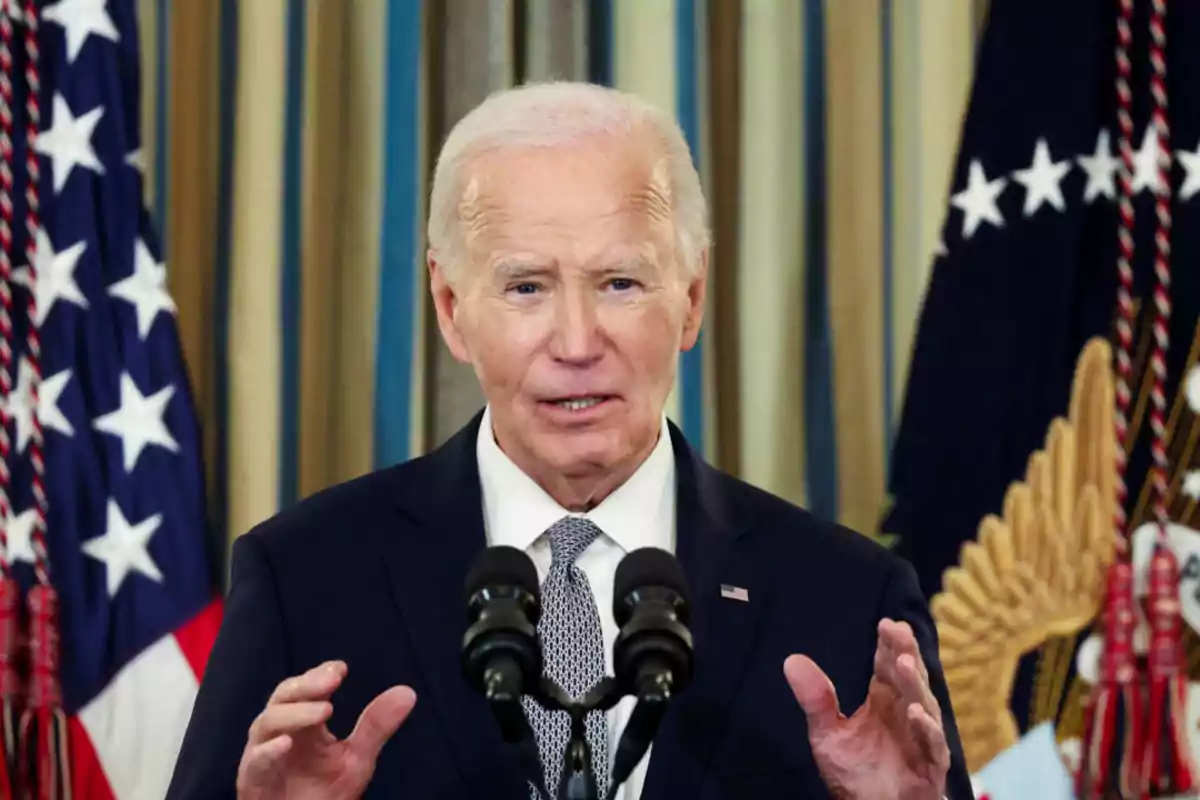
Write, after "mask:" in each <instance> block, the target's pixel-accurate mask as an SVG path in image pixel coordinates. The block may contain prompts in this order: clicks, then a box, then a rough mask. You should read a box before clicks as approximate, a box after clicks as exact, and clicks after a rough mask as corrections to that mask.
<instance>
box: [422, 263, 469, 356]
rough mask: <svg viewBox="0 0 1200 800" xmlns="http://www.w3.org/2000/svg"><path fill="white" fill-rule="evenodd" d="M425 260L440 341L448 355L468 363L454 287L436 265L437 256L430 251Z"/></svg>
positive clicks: (442, 270)
mask: <svg viewBox="0 0 1200 800" xmlns="http://www.w3.org/2000/svg"><path fill="white" fill-rule="evenodd" d="M425 260H426V262H427V263H428V264H429V291H430V293H431V294H432V295H433V310H434V312H435V313H436V314H437V322H438V330H440V331H441V332H442V339H443V341H445V342H446V346H447V347H448V348H450V353H451V354H452V355H453V356H454V357H455V358H456V359H458V360H459V361H461V362H462V363H464V364H467V363H470V360H471V358H470V353H469V352H468V350H467V343H466V340H465V339H464V338H463V335H462V331H461V330H460V329H459V322H458V309H459V298H458V296H457V295H456V294H455V289H454V286H452V285H451V283H450V281H449V280H448V279H447V278H446V271H445V269H444V267H443V266H442V265H441V264H440V263H438V260H437V255H436V254H435V253H434V252H433V250H432V249H430V250H429V252H428V253H427V254H426V256H425Z"/></svg>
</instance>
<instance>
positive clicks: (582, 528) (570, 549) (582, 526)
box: [546, 517, 602, 566]
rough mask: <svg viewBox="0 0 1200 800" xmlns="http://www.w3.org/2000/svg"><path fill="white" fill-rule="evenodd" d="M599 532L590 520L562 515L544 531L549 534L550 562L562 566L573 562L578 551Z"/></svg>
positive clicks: (588, 543)
mask: <svg viewBox="0 0 1200 800" xmlns="http://www.w3.org/2000/svg"><path fill="white" fill-rule="evenodd" d="M601 532H602V531H601V530H600V529H599V528H598V527H596V523H594V522H592V521H591V520H587V519H583V518H582V517H563V518H562V519H560V520H559V521H558V522H556V523H554V524H553V525H551V526H550V529H549V530H548V531H546V533H547V534H548V535H549V536H550V553H551V554H552V561H551V563H552V564H556V565H557V564H561V565H563V566H570V565H572V564H574V563H575V559H577V558H579V555H580V553H582V552H583V551H584V550H587V549H588V545H590V544H591V543H592V542H594V541H596V537H597V536H599V535H600V534H601Z"/></svg>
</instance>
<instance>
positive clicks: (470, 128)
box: [427, 81, 711, 277]
mask: <svg viewBox="0 0 1200 800" xmlns="http://www.w3.org/2000/svg"><path fill="white" fill-rule="evenodd" d="M605 135H607V136H613V137H622V136H624V137H635V136H638V137H645V139H646V141H647V142H648V143H649V144H650V145H651V146H653V147H655V148H656V149H657V151H658V152H657V153H656V154H655V155H657V156H658V157H659V159H660V161H659V167H658V168H657V169H655V170H654V173H653V175H654V177H655V178H661V179H663V182H664V184H665V185H663V186H662V187H661V189H662V190H663V191H664V193H665V194H666V196H667V198H668V199H669V201H670V203H671V210H672V217H673V222H674V228H675V239H676V242H677V245H678V247H679V251H680V252H679V260H680V264H681V266H682V267H683V270H684V273H685V274H686V275H687V276H689V277H691V276H694V275H695V274H696V271H697V270H698V268H699V263H700V257H701V254H702V253H703V251H704V250H705V249H706V248H707V247H708V245H709V243H710V236H711V235H710V232H709V227H708V208H707V203H706V201H705V198H704V190H703V189H702V187H701V185H700V176H699V175H698V174H697V172H696V168H695V165H694V164H693V162H692V156H691V152H690V151H689V149H688V144H687V140H686V139H685V138H684V136H683V131H682V130H680V127H679V124H678V123H677V122H676V121H675V119H674V118H673V117H672V116H671V115H669V114H667V113H665V112H663V111H662V110H661V109H659V108H657V107H656V106H654V105H652V104H651V103H648V102H646V101H645V100H642V99H641V98H639V97H637V96H635V95H632V94H629V93H626V92H621V91H618V90H616V89H610V88H607V87H604V86H598V85H595V84H590V83H572V82H559V81H555V82H550V83H530V84H525V85H523V86H519V87H515V88H510V89H504V90H502V91H498V92H495V93H493V94H492V95H490V96H489V97H488V98H487V99H486V100H484V101H483V102H482V103H480V104H479V105H478V106H476V107H475V108H474V109H472V110H471V111H470V112H469V113H468V114H467V115H466V116H464V117H463V118H462V119H461V120H459V122H458V124H457V125H455V126H454V128H453V129H452V130H451V131H450V134H449V135H448V136H447V137H446V141H445V142H444V143H443V145H442V150H441V153H440V155H439V156H438V160H437V167H436V169H435V170H434V174H433V187H432V189H431V191H430V197H429V223H428V230H427V235H428V238H429V247H430V249H431V250H432V251H433V252H434V254H435V255H436V256H437V257H438V259H439V260H440V261H441V262H442V263H444V264H445V267H444V268H445V269H446V270H447V271H453V270H454V266H455V263H456V262H457V261H458V260H459V258H458V256H459V254H460V253H461V252H462V247H461V245H462V231H461V226H460V224H459V223H460V221H461V220H460V204H461V201H462V199H463V192H464V191H465V190H466V187H467V186H468V185H469V184H468V182H467V180H466V175H467V173H468V169H469V166H470V163H471V161H472V159H474V158H476V157H478V156H479V155H481V154H483V153H485V152H494V151H496V150H503V149H505V148H529V147H563V146H570V145H572V144H575V143H578V142H580V141H582V140H584V139H587V138H590V137H595V136H605Z"/></svg>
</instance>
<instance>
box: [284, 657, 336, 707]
mask: <svg viewBox="0 0 1200 800" xmlns="http://www.w3.org/2000/svg"><path fill="white" fill-rule="evenodd" d="M345 677H346V664H345V662H342V661H326V662H325V663H324V664H320V665H318V666H315V667H313V668H312V669H310V670H309V671H308V672H305V673H304V674H303V675H295V676H293V677H291V678H288V679H287V680H285V681H283V682H282V683H280V684H279V685H278V686H276V687H275V692H274V694H272V695H271V699H270V700H269V701H268V705H269V704H272V703H294V702H296V701H300V700H328V699H329V698H330V697H332V696H333V693H334V691H336V690H337V687H338V686H340V685H341V683H342V679H343V678H345Z"/></svg>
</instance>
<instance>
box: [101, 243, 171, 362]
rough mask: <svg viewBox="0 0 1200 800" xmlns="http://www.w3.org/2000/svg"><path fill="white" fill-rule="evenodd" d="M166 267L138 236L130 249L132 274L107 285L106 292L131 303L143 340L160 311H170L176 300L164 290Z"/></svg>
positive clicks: (139, 333)
mask: <svg viewBox="0 0 1200 800" xmlns="http://www.w3.org/2000/svg"><path fill="white" fill-rule="evenodd" d="M166 283H167V269H166V267H165V266H163V265H162V264H159V263H157V262H155V260H154V256H152V255H150V249H149V248H148V247H146V243H145V242H144V241H142V240H141V239H140V238H139V239H138V240H137V243H136V244H135V245H134V249H133V274H132V275H130V276H129V277H128V278H123V279H121V280H119V281H117V282H116V283H114V284H113V285H112V286H109V287H108V293H109V294H110V295H112V296H113V297H119V298H120V299H122V300H125V301H126V302H128V303H132V304H133V307H134V310H135V311H136V312H137V329H138V336H140V337H141V339H142V340H143V341H145V339H146V337H147V336H149V335H150V326H151V325H153V324H154V318H155V317H156V316H157V315H158V312H159V311H166V312H169V313H173V312H174V311H175V302H174V301H173V300H172V299H171V295H170V294H169V293H168V292H167V287H166Z"/></svg>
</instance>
